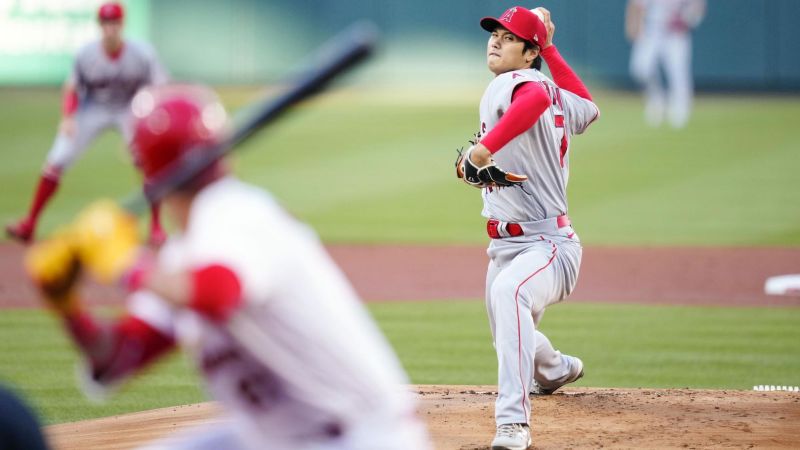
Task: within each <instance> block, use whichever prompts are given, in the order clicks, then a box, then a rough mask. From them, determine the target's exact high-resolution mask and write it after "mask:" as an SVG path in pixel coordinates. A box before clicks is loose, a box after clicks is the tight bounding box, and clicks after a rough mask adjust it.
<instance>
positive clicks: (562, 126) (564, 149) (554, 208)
mask: <svg viewBox="0 0 800 450" xmlns="http://www.w3.org/2000/svg"><path fill="white" fill-rule="evenodd" d="M526 82H535V83H539V84H541V85H542V86H543V87H544V88H545V89H546V90H547V92H548V94H549V96H550V98H551V99H552V100H553V104H552V106H551V107H550V108H548V109H547V110H546V111H545V112H544V114H542V116H541V117H540V118H539V120H538V121H537V122H536V124H535V125H534V126H533V127H531V128H530V129H529V130H528V131H526V132H524V133H522V134H521V135H519V136H517V137H516V138H514V139H512V140H511V141H510V142H509V143H508V144H506V145H505V146H504V147H503V148H502V149H501V150H500V151H499V152H497V153H496V154H495V155H494V160H495V161H496V162H497V164H498V165H499V166H500V167H502V168H503V169H505V170H508V171H510V172H513V173H519V174H524V175H527V176H528V181H526V182H525V183H524V184H523V185H522V186H520V187H514V188H501V189H497V188H493V189H484V190H483V202H484V203H483V204H484V207H483V212H482V214H483V215H484V217H487V218H493V219H498V220H502V221H504V222H533V221H539V220H543V219H546V218H549V217H557V216H559V215H562V214H566V213H567V181H568V180H569V151H568V150H569V141H570V136H572V135H575V134H581V133H583V131H584V130H585V129H586V127H588V126H589V124H590V123H592V121H593V120H594V119H595V118H596V117H597V115H598V109H597V106H595V104H594V103H593V102H591V101H589V100H586V99H584V98H581V97H578V96H577V95H575V94H573V93H572V92H569V91H566V90H563V89H559V88H558V87H557V86H556V84H555V83H554V82H553V81H552V80H550V78H548V77H547V76H545V75H544V74H543V73H541V72H540V71H538V70H536V69H526V70H515V71H512V72H506V73H504V74H502V75H499V76H497V77H495V79H494V80H493V81H492V82H491V83H490V84H489V86H488V87H487V88H486V92H485V93H484V94H483V98H482V99H481V106H480V118H481V128H480V129H481V135H482V136H483V135H486V133H488V132H490V131H491V130H492V128H494V126H495V125H497V122H498V121H499V120H500V118H501V117H503V114H504V113H505V111H507V110H508V108H509V106H510V105H511V96H512V94H513V93H514V88H515V87H517V86H518V85H520V84H521V83H526Z"/></svg>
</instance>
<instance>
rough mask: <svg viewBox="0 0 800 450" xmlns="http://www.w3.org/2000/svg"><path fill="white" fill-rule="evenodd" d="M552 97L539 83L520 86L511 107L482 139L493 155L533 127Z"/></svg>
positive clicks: (515, 91)
mask: <svg viewBox="0 0 800 450" xmlns="http://www.w3.org/2000/svg"><path fill="white" fill-rule="evenodd" d="M550 103H551V100H550V96H548V95H547V91H545V90H544V88H543V87H542V86H541V85H540V84H539V83H533V82H527V83H522V84H520V85H518V86H517V87H516V88H515V90H514V94H513V95H512V96H511V106H509V108H508V111H506V112H505V114H503V117H501V118H500V120H499V121H497V125H495V126H494V128H492V131H490V132H489V133H488V134H487V135H486V136H484V137H483V138H482V139H481V144H483V145H484V146H485V147H486V148H487V149H489V151H490V152H491V153H492V154H495V153H497V152H498V151H500V149H501V148H503V147H504V146H505V145H506V144H508V143H509V142H510V141H511V140H512V139H514V138H515V137H517V136H519V135H520V134H522V133H524V132H525V131H526V130H528V129H529V128H530V127H532V126H533V125H534V124H535V123H536V121H537V120H539V117H541V116H542V113H544V112H545V111H546V110H547V108H549V107H550Z"/></svg>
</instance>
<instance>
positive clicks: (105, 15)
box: [97, 2, 125, 22]
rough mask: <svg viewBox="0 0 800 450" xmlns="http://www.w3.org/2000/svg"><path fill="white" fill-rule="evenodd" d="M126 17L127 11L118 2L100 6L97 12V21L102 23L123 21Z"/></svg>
mask: <svg viewBox="0 0 800 450" xmlns="http://www.w3.org/2000/svg"><path fill="white" fill-rule="evenodd" d="M123 17H125V10H124V9H122V5H121V4H119V3H118V2H107V3H103V4H102V5H100V9H98V10H97V20H99V21H100V22H102V21H104V20H122V18H123Z"/></svg>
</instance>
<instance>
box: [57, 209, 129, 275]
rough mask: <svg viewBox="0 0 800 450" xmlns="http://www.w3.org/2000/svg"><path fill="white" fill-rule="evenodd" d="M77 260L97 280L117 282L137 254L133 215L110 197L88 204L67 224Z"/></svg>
mask: <svg viewBox="0 0 800 450" xmlns="http://www.w3.org/2000/svg"><path fill="white" fill-rule="evenodd" d="M71 230H72V233H71V234H72V236H73V239H74V246H75V248H76V252H77V255H78V260H79V261H80V262H81V263H82V264H83V266H84V267H86V270H87V271H88V272H89V273H90V274H91V275H92V276H93V277H94V278H95V279H97V281H99V282H101V283H105V284H112V283H118V282H119V281H120V278H121V277H122V276H123V275H124V274H125V273H126V272H127V271H128V270H129V269H130V268H131V267H133V266H134V264H135V263H136V261H137V258H138V256H139V249H140V242H139V230H138V226H137V222H136V218H135V217H134V216H132V215H131V214H130V213H128V212H127V211H125V210H123V209H122V208H120V207H119V205H117V204H116V203H114V202H113V201H111V200H100V201H97V202H95V203H92V204H91V205H89V206H88V207H87V208H86V209H84V210H83V211H82V212H81V213H80V214H79V215H78V217H77V218H76V220H75V222H73V224H72V225H71Z"/></svg>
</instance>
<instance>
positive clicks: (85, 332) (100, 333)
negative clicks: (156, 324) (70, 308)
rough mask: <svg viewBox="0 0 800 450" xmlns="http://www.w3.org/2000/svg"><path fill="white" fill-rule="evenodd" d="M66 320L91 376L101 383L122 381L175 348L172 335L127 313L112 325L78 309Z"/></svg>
mask: <svg viewBox="0 0 800 450" xmlns="http://www.w3.org/2000/svg"><path fill="white" fill-rule="evenodd" d="M64 321H65V323H66V327H67V330H68V331H69V334H70V335H71V336H72V339H73V340H74V341H75V343H76V344H78V347H80V348H81V350H82V351H83V353H84V354H85V355H86V357H87V359H88V360H89V363H90V365H91V375H92V379H94V380H95V381H97V382H99V383H102V384H110V383H113V382H114V381H117V380H121V379H122V378H124V377H125V376H127V375H129V374H131V373H133V372H135V371H136V370H137V369H140V368H142V367H144V366H146V365H148V364H149V363H150V362H152V361H154V360H155V359H156V358H157V357H159V356H161V355H163V354H164V353H166V352H167V351H169V350H171V349H172V348H174V347H175V340H174V339H173V338H172V336H168V335H165V334H164V333H162V332H160V331H159V330H157V329H155V328H153V327H152V326H151V325H149V324H148V323H147V322H144V321H143V320H141V319H139V318H137V317H134V316H124V317H122V318H121V319H119V320H118V321H117V322H116V323H114V324H110V325H109V324H101V323H98V322H97V321H96V320H95V319H94V318H93V317H92V316H91V315H90V314H89V313H87V312H85V311H79V312H76V313H73V314H70V315H69V316H66V317H65V318H64Z"/></svg>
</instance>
